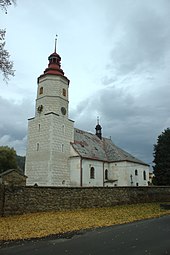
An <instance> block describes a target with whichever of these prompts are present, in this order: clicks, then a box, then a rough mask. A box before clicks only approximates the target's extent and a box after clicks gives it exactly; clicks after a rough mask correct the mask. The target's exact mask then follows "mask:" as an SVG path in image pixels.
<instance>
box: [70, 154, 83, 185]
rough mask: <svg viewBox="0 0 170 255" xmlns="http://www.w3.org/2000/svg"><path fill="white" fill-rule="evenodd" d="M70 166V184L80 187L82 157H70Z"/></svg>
mask: <svg viewBox="0 0 170 255" xmlns="http://www.w3.org/2000/svg"><path fill="white" fill-rule="evenodd" d="M69 168H70V185H71V186H72V187H80V185H81V179H80V178H81V176H80V171H81V159H80V157H72V158H70V159H69Z"/></svg>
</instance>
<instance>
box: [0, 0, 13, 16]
mask: <svg viewBox="0 0 170 255" xmlns="http://www.w3.org/2000/svg"><path fill="white" fill-rule="evenodd" d="M15 3H16V0H0V8H1V9H2V10H3V11H5V13H7V8H8V7H9V6H10V5H12V4H15Z"/></svg>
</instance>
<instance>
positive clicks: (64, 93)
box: [63, 89, 66, 97]
mask: <svg viewBox="0 0 170 255" xmlns="http://www.w3.org/2000/svg"><path fill="white" fill-rule="evenodd" d="M63 96H64V97H66V89H63Z"/></svg>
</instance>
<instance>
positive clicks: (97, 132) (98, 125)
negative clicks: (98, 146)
mask: <svg viewBox="0 0 170 255" xmlns="http://www.w3.org/2000/svg"><path fill="white" fill-rule="evenodd" d="M95 129H96V135H97V136H98V137H99V138H100V139H102V127H101V126H100V124H99V117H97V125H96V127H95Z"/></svg>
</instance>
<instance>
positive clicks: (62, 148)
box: [61, 143, 64, 152]
mask: <svg viewBox="0 0 170 255" xmlns="http://www.w3.org/2000/svg"><path fill="white" fill-rule="evenodd" d="M61 152H64V144H63V143H62V145H61Z"/></svg>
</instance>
